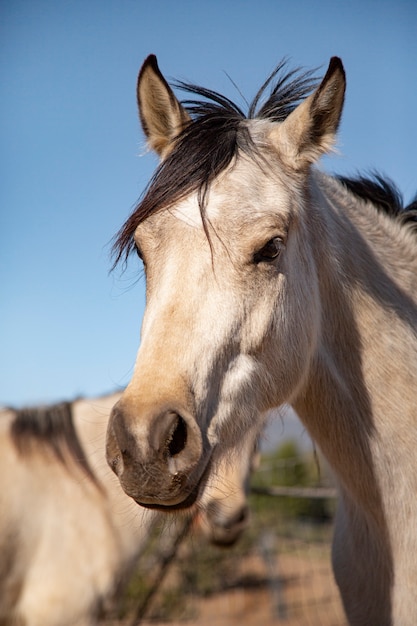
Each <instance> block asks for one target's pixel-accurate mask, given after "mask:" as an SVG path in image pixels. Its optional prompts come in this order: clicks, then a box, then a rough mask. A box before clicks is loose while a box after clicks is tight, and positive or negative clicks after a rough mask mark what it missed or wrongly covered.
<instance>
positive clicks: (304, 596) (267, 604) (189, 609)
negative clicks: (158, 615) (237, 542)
mask: <svg viewBox="0 0 417 626" xmlns="http://www.w3.org/2000/svg"><path fill="white" fill-rule="evenodd" d="M157 601H158V598H157V597H156V598H155V599H154V602H155V603H156V602H157ZM140 623H141V624H142V625H145V624H146V625H148V626H150V625H152V626H167V624H169V625H170V626H187V624H188V625H189V626H193V625H194V624H195V625H197V624H198V626H213V625H219V626H243V625H244V626H272V625H276V624H284V625H285V626H346V624H347V622H346V619H345V617H344V614H343V609H342V607H341V603H340V599H339V596H338V592H337V588H336V585H335V582H334V580H333V577H332V573H331V568H330V563H329V561H328V558H327V555H323V554H320V555H314V554H313V555H312V554H309V555H307V556H306V555H305V554H281V555H280V556H279V559H274V562H273V563H270V564H269V566H268V565H267V564H266V563H265V560H264V559H262V558H260V557H258V556H251V557H249V558H247V559H245V560H244V561H243V562H242V564H241V567H240V572H239V584H238V585H236V586H235V587H234V588H230V589H226V590H225V591H224V592H221V593H216V594H215V595H211V596H209V597H197V596H193V597H188V598H187V605H186V608H185V611H184V617H183V618H182V619H181V620H176V621H169V622H166V621H165V622H161V621H155V620H150V619H145V620H143V621H141V622H140ZM121 624H123V626H132V617H130V619H129V620H127V621H123V623H122V622H112V623H109V622H108V623H107V624H106V626H121Z"/></svg>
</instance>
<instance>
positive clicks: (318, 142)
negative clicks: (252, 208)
mask: <svg viewBox="0 0 417 626" xmlns="http://www.w3.org/2000/svg"><path fill="white" fill-rule="evenodd" d="M345 87H346V78H345V71H344V69H343V65H342V61H341V60H340V59H339V58H338V57H332V58H331V60H330V63H329V67H328V69H327V72H326V75H325V76H324V78H323V80H322V81H321V83H320V85H319V86H318V88H317V89H316V90H315V91H314V92H313V93H312V94H311V95H310V96H309V97H308V98H306V99H305V100H304V101H303V102H302V103H301V104H300V105H298V107H297V108H296V109H295V110H294V111H293V112H292V113H291V114H290V115H289V116H288V117H287V119H286V120H285V121H284V122H283V123H282V124H280V125H279V126H277V127H276V128H275V129H274V130H273V131H272V132H271V139H272V141H273V143H274V145H276V146H277V149H278V150H279V152H280V154H281V155H282V157H283V158H287V159H288V160H289V161H290V164H291V165H292V166H294V167H295V168H296V169H304V168H305V167H307V166H308V165H310V164H311V163H314V162H315V161H317V160H318V159H319V158H320V156H321V155H322V154H324V153H326V152H329V151H330V150H331V149H332V147H333V145H334V142H335V138H336V132H337V129H338V126H339V122H340V118H341V115H342V109H343V102H344V97H345Z"/></svg>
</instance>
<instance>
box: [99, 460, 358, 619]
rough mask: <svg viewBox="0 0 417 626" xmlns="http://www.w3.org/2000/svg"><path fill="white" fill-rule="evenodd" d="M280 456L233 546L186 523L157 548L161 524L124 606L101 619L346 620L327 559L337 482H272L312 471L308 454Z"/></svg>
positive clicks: (255, 483)
mask: <svg viewBox="0 0 417 626" xmlns="http://www.w3.org/2000/svg"><path fill="white" fill-rule="evenodd" d="M275 460H276V461H277V462H276V463H274V462H273V461H271V459H266V460H265V461H264V463H263V464H262V465H261V467H260V468H259V470H258V471H257V472H256V474H255V476H254V477H253V480H252V487H251V495H250V506H251V511H252V520H251V524H250V526H249V528H248V529H247V531H246V533H245V535H244V536H243V538H242V539H241V540H240V541H239V543H238V544H237V545H236V546H234V547H233V548H230V549H220V548H216V547H214V546H210V545H208V544H207V542H205V541H204V540H203V539H202V538H201V537H200V536H199V535H198V534H196V533H195V532H190V531H189V527H188V526H187V525H185V526H183V527H181V528H180V529H179V530H178V532H177V534H176V535H175V537H173V538H172V539H171V543H170V547H169V546H168V550H167V549H166V548H165V550H164V552H163V555H162V556H161V555H160V556H159V557H158V556H157V553H158V549H159V547H160V545H161V538H162V537H163V533H164V531H163V529H159V530H158V531H157V532H156V533H155V536H154V538H153V543H152V544H151V545H150V546H149V550H148V553H147V555H145V556H144V557H143V558H142V559H141V562H140V565H139V567H138V570H137V571H136V572H135V575H134V576H133V578H132V580H131V583H130V586H129V589H128V592H127V594H126V596H125V597H124V599H123V602H122V603H121V604H120V605H119V609H118V611H119V612H118V614H113V618H112V619H111V620H107V621H106V622H103V623H105V624H106V626H116V625H117V626H118V625H122V624H123V626H137V624H154V625H156V624H158V625H159V624H171V626H179V625H180V624H187V623H188V624H197V623H198V625H199V626H208V625H209V624H210V625H213V624H219V625H221V626H242V623H244V624H245V626H260V624H262V625H263V626H269V625H272V624H285V625H286V626H296V625H297V626H310V625H311V626H345V624H346V619H345V617H344V613H343V609H342V606H341V601H340V598H339V594H338V591H337V588H336V585H335V582H334V579H333V575H332V571H331V563H330V560H331V559H330V551H331V536H332V525H333V522H332V518H333V513H334V509H335V499H336V491H335V489H334V487H333V486H332V485H330V484H328V477H327V476H324V477H321V479H320V482H321V484H319V485H316V486H312V485H308V484H301V485H293V484H284V485H283V484H275V483H276V482H277V481H279V480H280V481H281V482H287V483H288V482H289V483H291V482H293V481H294V480H298V481H299V480H300V477H301V479H302V480H301V482H304V483H308V482H309V481H311V480H312V476H311V471H310V468H311V460H310V459H308V460H307V461H305V460H303V459H300V458H299V457H297V458H293V457H291V458H289V459H288V462H282V459H275ZM306 468H307V469H306ZM313 479H315V478H314V477H313Z"/></svg>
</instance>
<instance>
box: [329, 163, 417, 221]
mask: <svg viewBox="0 0 417 626" xmlns="http://www.w3.org/2000/svg"><path fill="white" fill-rule="evenodd" d="M337 179H338V180H339V181H340V182H341V183H342V184H343V185H344V186H345V187H346V188H347V189H348V190H349V191H351V192H352V193H353V194H355V195H356V196H358V197H359V198H361V199H362V200H365V201H367V202H371V203H372V204H374V205H375V206H376V208H377V209H378V210H379V211H382V212H383V213H386V214H387V215H389V216H391V217H393V218H395V219H399V220H401V222H402V223H409V224H413V226H414V228H415V229H416V230H417V198H415V199H414V200H413V201H412V202H411V204H409V205H408V206H406V207H405V206H404V202H403V198H402V195H401V193H400V191H399V190H398V188H397V187H396V185H395V184H394V183H393V182H392V181H391V180H389V179H387V178H384V177H383V176H381V174H378V173H377V172H373V173H371V174H370V175H369V176H367V177H366V176H358V177H356V178H348V177H345V176H337Z"/></svg>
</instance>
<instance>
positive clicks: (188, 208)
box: [170, 194, 203, 229]
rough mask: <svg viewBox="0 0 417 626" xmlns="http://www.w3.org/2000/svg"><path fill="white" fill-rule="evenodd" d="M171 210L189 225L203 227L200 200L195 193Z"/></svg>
mask: <svg viewBox="0 0 417 626" xmlns="http://www.w3.org/2000/svg"><path fill="white" fill-rule="evenodd" d="M170 212H171V214H172V215H173V216H174V217H176V218H177V219H179V220H180V221H181V222H184V224H187V226H191V227H192V228H198V229H203V221H202V219H201V213H200V207H199V206H198V201H197V197H196V195H195V194H193V195H192V196H188V197H187V198H186V199H185V200H183V201H182V202H180V203H179V204H178V205H177V206H176V207H175V208H174V209H171V211H170Z"/></svg>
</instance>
